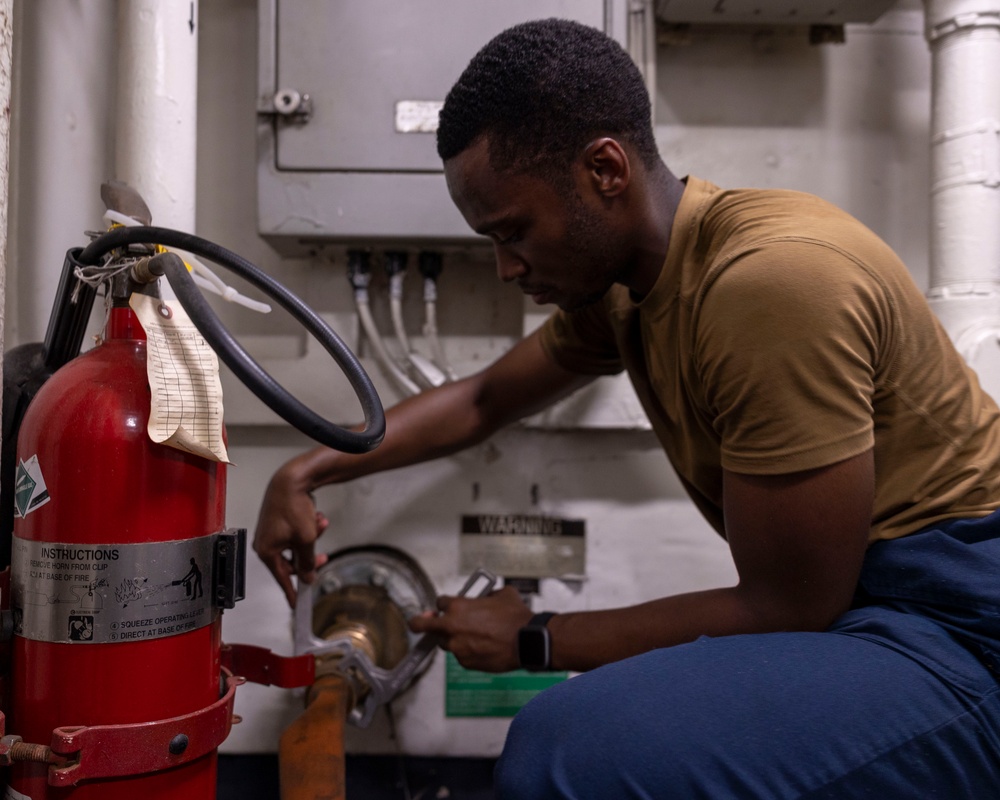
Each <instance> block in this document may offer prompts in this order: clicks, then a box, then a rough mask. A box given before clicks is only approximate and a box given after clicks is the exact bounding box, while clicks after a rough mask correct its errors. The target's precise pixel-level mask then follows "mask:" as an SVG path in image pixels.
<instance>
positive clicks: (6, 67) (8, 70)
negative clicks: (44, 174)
mask: <svg viewBox="0 0 1000 800" xmlns="http://www.w3.org/2000/svg"><path fill="white" fill-rule="evenodd" d="M13 19H14V0H0V110H2V111H0V353H2V352H3V351H4V340H3V335H4V305H5V303H6V299H7V195H8V191H7V189H8V186H9V183H10V180H9V179H10V87H11V82H12V78H13V69H12V60H11V52H12V49H13V42H14V26H13ZM2 386H3V359H2V358H0V387H2ZM2 391H3V390H2V388H0V403H2V401H3V395H2ZM0 444H2V442H0Z"/></svg>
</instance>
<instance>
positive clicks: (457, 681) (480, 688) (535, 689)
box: [445, 653, 569, 717]
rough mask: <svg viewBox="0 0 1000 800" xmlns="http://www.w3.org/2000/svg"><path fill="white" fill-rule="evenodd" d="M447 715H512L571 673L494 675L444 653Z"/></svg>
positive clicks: (521, 672) (516, 672) (523, 671)
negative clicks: (477, 669) (479, 670)
mask: <svg viewBox="0 0 1000 800" xmlns="http://www.w3.org/2000/svg"><path fill="white" fill-rule="evenodd" d="M445 658H446V661H445V681H446V684H445V716H446V717H513V716H514V715H515V714H516V713H517V712H518V711H520V710H521V706H523V705H524V704H525V703H527V702H528V701H529V700H530V699H531V698H532V697H534V696H535V695H536V694H538V693H539V692H541V691H543V690H545V689H548V688H549V687H550V686H554V685H555V684H557V683H560V682H561V681H564V680H566V678H567V677H568V676H569V673H568V672H528V671H527V670H523V669H519V670H514V671H513V672H502V673H499V674H493V673H489V672H477V671H476V670H472V669H466V668H465V667H463V666H462V665H461V664H459V663H458V659H457V658H455V656H454V655H453V654H452V653H445Z"/></svg>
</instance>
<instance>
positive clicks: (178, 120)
mask: <svg viewBox="0 0 1000 800" xmlns="http://www.w3.org/2000/svg"><path fill="white" fill-rule="evenodd" d="M197 100H198V0H129V2H127V3H120V4H119V5H118V98H117V101H118V109H117V123H116V128H115V134H116V144H115V177H117V178H118V180H122V181H125V182H126V183H128V184H129V185H130V186H132V187H134V188H135V189H137V190H138V191H139V194H141V195H142V197H143V199H145V201H146V204H147V205H148V206H149V208H150V211H151V212H152V215H153V224H155V225H161V226H163V227H167V228H176V229H178V230H182V231H188V232H194V230H195V172H196V144H197V123H198V112H197Z"/></svg>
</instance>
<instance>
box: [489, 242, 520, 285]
mask: <svg viewBox="0 0 1000 800" xmlns="http://www.w3.org/2000/svg"><path fill="white" fill-rule="evenodd" d="M493 254H494V256H495V257H496V260H497V277H498V278H499V279H500V280H502V281H503V282H504V283H510V282H511V281H515V280H517V279H518V278H520V277H521V276H522V275H524V273H525V272H526V271H527V270H526V269H525V266H524V262H523V261H521V259H520V258H518V257H517V256H516V255H514V254H513V253H512V252H511V251H510V250H509V249H508V248H506V247H504V246H502V245H499V244H494V245H493Z"/></svg>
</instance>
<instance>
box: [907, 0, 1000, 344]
mask: <svg viewBox="0 0 1000 800" xmlns="http://www.w3.org/2000/svg"><path fill="white" fill-rule="evenodd" d="M925 4H926V33H927V40H928V42H929V44H930V48H931V57H932V72H933V76H932V89H931V92H932V109H931V238H930V255H931V260H930V268H931V275H930V291H929V292H928V297H929V300H930V301H931V305H932V307H933V308H934V310H935V311H936V312H937V314H938V316H939V317H940V318H941V320H942V322H943V323H944V325H945V328H946V329H947V330H948V332H949V334H950V335H951V336H952V338H953V339H954V340H955V341H956V344H958V346H959V349H960V350H962V351H963V354H964V355H965V356H966V358H967V359H968V360H969V361H970V362H971V361H973V360H974V359H975V357H976V356H977V351H978V349H979V346H980V345H981V344H982V343H983V342H985V341H987V340H990V339H993V340H995V339H996V335H997V333H998V332H1000V0H925Z"/></svg>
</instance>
